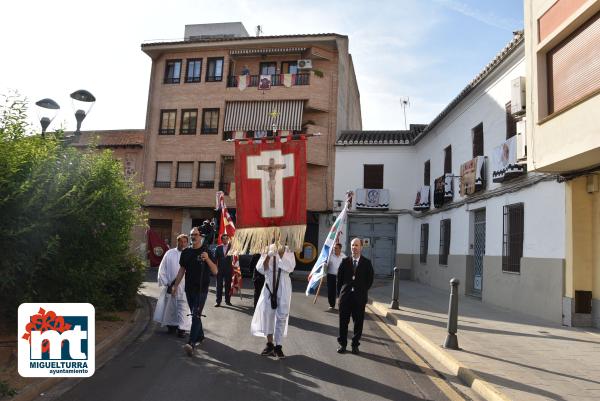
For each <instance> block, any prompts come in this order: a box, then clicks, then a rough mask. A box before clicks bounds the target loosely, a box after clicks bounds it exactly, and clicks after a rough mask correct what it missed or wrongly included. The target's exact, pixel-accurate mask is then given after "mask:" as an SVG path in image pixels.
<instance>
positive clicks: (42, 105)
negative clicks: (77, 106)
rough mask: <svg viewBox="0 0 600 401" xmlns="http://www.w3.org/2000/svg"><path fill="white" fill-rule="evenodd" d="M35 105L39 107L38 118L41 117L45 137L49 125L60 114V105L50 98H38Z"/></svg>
mask: <svg viewBox="0 0 600 401" xmlns="http://www.w3.org/2000/svg"><path fill="white" fill-rule="evenodd" d="M35 105H36V106H37V107H38V109H37V110H38V118H39V119H40V124H41V125H42V137H44V136H45V134H46V129H48V126H49V125H50V123H51V122H52V120H54V117H56V115H57V114H58V110H60V106H59V105H58V103H56V102H55V101H54V100H52V99H50V98H46V99H42V100H38V101H37V102H35Z"/></svg>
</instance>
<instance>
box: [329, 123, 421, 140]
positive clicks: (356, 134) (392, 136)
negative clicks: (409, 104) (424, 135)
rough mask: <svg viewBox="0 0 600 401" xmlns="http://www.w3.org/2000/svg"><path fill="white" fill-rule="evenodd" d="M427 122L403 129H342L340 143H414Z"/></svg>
mask: <svg viewBox="0 0 600 401" xmlns="http://www.w3.org/2000/svg"><path fill="white" fill-rule="evenodd" d="M425 127H426V125H425V124H411V125H410V129H409V130H402V131H342V133H341V134H340V137H339V138H338V139H337V141H336V144H338V145H412V143H413V140H414V138H415V137H416V136H417V135H418V134H419V133H420V132H421V131H423V130H424V129H425Z"/></svg>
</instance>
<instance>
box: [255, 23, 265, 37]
mask: <svg viewBox="0 0 600 401" xmlns="http://www.w3.org/2000/svg"><path fill="white" fill-rule="evenodd" d="M261 33H263V30H262V27H261V26H260V25H256V36H260V34H261Z"/></svg>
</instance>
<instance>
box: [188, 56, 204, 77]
mask: <svg viewBox="0 0 600 401" xmlns="http://www.w3.org/2000/svg"><path fill="white" fill-rule="evenodd" d="M200 71H202V59H201V58H191V59H188V61H187V71H186V73H185V82H200Z"/></svg>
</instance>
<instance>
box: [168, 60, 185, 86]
mask: <svg viewBox="0 0 600 401" xmlns="http://www.w3.org/2000/svg"><path fill="white" fill-rule="evenodd" d="M180 75H181V60H167V65H166V66H165V80H164V83H166V84H178V83H179V79H180Z"/></svg>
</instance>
